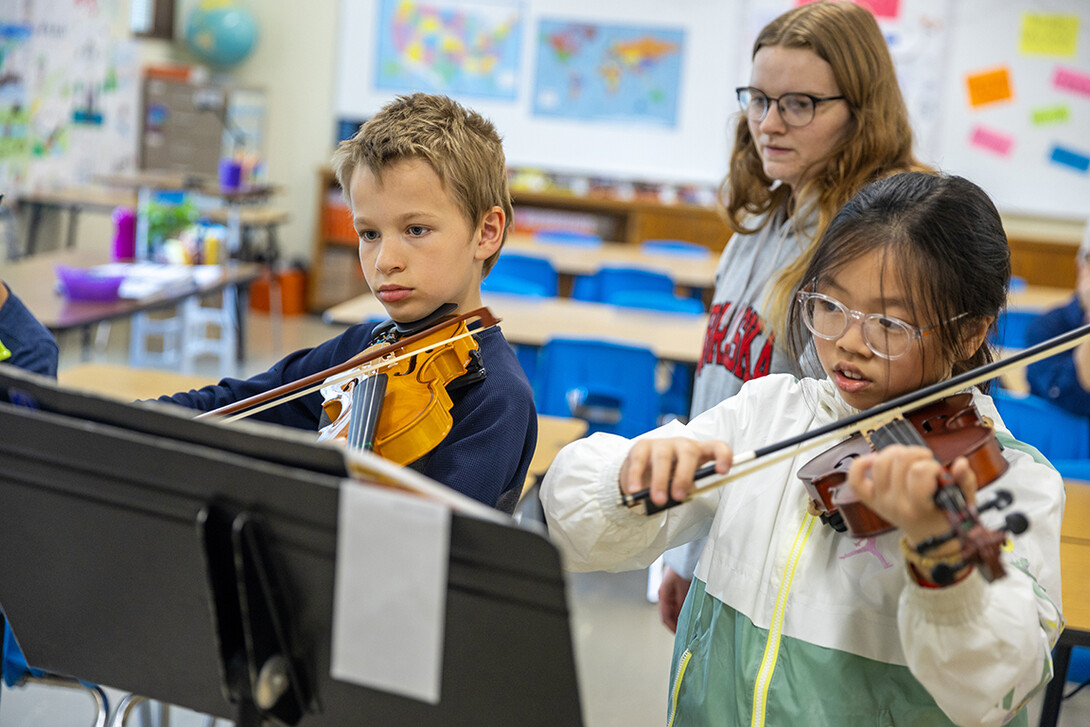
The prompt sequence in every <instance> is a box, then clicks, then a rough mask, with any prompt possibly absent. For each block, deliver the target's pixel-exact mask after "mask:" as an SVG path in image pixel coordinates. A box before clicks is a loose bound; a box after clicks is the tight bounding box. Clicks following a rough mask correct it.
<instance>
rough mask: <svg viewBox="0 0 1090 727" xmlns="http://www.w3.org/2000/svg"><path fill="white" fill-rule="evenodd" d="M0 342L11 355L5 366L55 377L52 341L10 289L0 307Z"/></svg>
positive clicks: (55, 349)
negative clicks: (8, 365)
mask: <svg viewBox="0 0 1090 727" xmlns="http://www.w3.org/2000/svg"><path fill="white" fill-rule="evenodd" d="M0 285H2V283H0ZM0 343H3V344H4V347H5V348H6V349H8V351H10V352H11V358H9V359H8V360H7V362H8V363H9V364H12V365H13V366H18V367H19V368H21V369H25V370H26V371H33V372H34V373H36V374H41V375H42V376H49V377H56V375H57V354H58V351H57V342H56V340H54V338H53V336H52V334H50V332H49V331H48V330H46V328H45V326H43V325H42V324H41V323H39V322H38V319H37V318H35V317H34V316H33V315H31V313H30V311H28V310H27V309H26V306H25V305H23V301H21V300H19V299H18V298H17V297H15V294H14V293H11V292H10V290H9V292H8V299H7V300H6V301H4V305H3V306H0Z"/></svg>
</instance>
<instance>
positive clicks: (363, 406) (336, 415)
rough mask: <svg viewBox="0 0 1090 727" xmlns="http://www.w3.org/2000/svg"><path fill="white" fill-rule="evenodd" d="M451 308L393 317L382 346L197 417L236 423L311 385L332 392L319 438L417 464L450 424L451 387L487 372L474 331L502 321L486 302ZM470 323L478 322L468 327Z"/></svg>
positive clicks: (300, 393)
mask: <svg viewBox="0 0 1090 727" xmlns="http://www.w3.org/2000/svg"><path fill="white" fill-rule="evenodd" d="M453 309H454V306H453V305H452V304H448V305H446V306H443V307H442V308H440V309H439V310H437V311H436V312H435V313H433V314H432V315H430V316H428V317H427V318H425V319H423V320H421V321H415V322H413V323H411V324H400V323H395V322H392V321H391V322H389V323H388V324H386V326H385V328H386V329H387V330H386V331H385V332H384V334H383V336H382V337H381V340H380V341H379V342H378V343H377V344H375V345H372V346H369V347H368V348H367V349H365V350H364V351H362V352H360V353H359V354H356V355H355V356H353V357H352V358H350V359H349V360H347V361H345V362H343V363H340V364H337V365H336V366H331V367H330V368H328V369H326V370H324V371H319V372H317V373H314V374H311V375H309V376H306V377H304V378H302V379H300V380H298V381H294V382H291V383H289V384H284V385H283V386H279V387H277V388H275V389H273V390H271V391H267V392H264V393H262V394H258V395H256V396H252V397H249V398H247V399H243V400H240V401H236V402H233V403H231V404H228V405H226V406H223V407H220V408H219V409H215V410H213V411H209V412H204V413H202V414H200V415H198V416H197V418H198V419H200V418H207V417H215V416H222V417H226V416H229V417H230V418H228V419H226V421H233V420H235V419H240V418H243V417H246V416H250V415H251V414H255V413H257V412H259V411H263V410H264V409H267V408H270V407H273V406H277V405H279V404H282V403H285V402H287V401H291V400H292V399H295V398H298V397H301V396H305V395H307V394H310V393H313V392H314V391H319V390H322V391H328V393H329V396H328V397H327V399H328V401H327V402H326V403H325V404H323V410H324V411H325V412H326V414H327V416H329V418H330V420H331V422H330V425H328V426H327V427H323V428H322V432H321V433H320V435H319V441H323V440H326V441H329V440H335V439H343V440H344V441H345V443H346V444H347V445H349V446H354V447H356V448H362V449H374V450H375V451H376V452H377V453H378V454H380V455H381V456H383V457H385V458H387V459H390V460H392V461H394V462H395V463H397V464H400V465H405V464H408V463H410V462H414V461H416V460H418V459H420V457H422V456H424V455H425V454H427V453H428V452H430V451H431V450H432V449H434V448H435V447H436V446H437V445H438V444H439V443H440V442H441V441H442V440H443V438H444V437H446V435H447V434H448V433H449V432H450V429H451V427H452V426H453V420H452V418H451V416H450V409H451V407H452V406H453V403H452V401H451V399H450V395H449V394H448V393H447V390H446V387H447V385H449V384H450V383H452V382H454V381H455V380H457V379H459V378H460V377H462V376H464V375H466V374H467V372H468V371H469V370H470V368H471V367H472V368H474V370H477V375H478V376H480V377H483V375H484V369H483V367H479V366H476V367H474V366H473V362H474V361H476V360H479V348H478V346H477V342H476V340H475V339H474V338H473V334H474V333H475V332H476V331H478V330H483V329H484V328H488V327H491V326H494V325H496V324H497V323H499V319H498V318H496V317H495V316H494V315H492V312H491V311H489V310H488V309H487V308H478V309H477V310H474V311H470V312H468V313H464V314H462V315H458V316H455V315H452V314H451V311H452V310H453ZM470 321H477V322H479V323H480V327H479V328H475V329H473V330H470V328H469V322H470ZM357 403H358V406H357V405H356V404H357ZM327 404H328V405H329V406H328V408H327V407H326V405H327ZM327 430H328V431H327Z"/></svg>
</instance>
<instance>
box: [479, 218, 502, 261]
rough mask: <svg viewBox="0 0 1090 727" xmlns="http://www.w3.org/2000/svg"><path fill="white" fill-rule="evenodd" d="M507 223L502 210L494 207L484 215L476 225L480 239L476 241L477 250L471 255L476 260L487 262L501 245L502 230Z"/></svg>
mask: <svg viewBox="0 0 1090 727" xmlns="http://www.w3.org/2000/svg"><path fill="white" fill-rule="evenodd" d="M506 222H507V215H506V214H504V211H503V208H502V207H500V206H499V205H495V206H493V207H492V209H490V210H488V211H487V212H485V213H484V217H482V218H481V223H480V224H479V225H477V233H478V234H479V235H480V239H479V240H478V241H477V249H476V250H475V251H474V253H473V257H474V259H476V260H487V259H488V258H489V257H491V256H492V255H493V254H494V253H495V252H496V251H497V250H499V249H500V246H501V245H503V229H504V226H505V223H506Z"/></svg>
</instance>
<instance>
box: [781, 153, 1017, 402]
mask: <svg viewBox="0 0 1090 727" xmlns="http://www.w3.org/2000/svg"><path fill="white" fill-rule="evenodd" d="M874 250H881V251H882V252H883V260H892V261H893V262H894V263H895V264H893V265H891V266H889V267H888V268H886V269H887V270H889V271H891V272H892V273H893V274H894V275H898V276H899V277H900V280H899V282H900V285H901V289H902V290H906V291H908V290H911V291H916V295H914V296H913V297H912V300H909V301H906V302H905V303H906V305H907V306H908V307H909V312H910V313H911V314H912V315H913V317H914V318H915V321H916V322H917V325H919V326H921V327H927V326H930V325H934V324H936V323H938V322H940V321H947V320H949V319H952V318H955V317H956V316H959V315H961V314H963V313H964V314H967V315H965V316H964V317H962V318H959V319H958V320H956V321H953V322H951V323H947V324H945V325H942V326H939V327H938V328H936V329H935V331H934V333H932V334H930V335H932V336H935V337H937V338H938V340H939V341H940V350H941V352H942V355H943V356H944V357H946V359H947V360H949V361H952V362H954V363H953V372H952V373H953V374H959V373H961V372H963V371H968V370H969V369H973V368H976V367H977V366H981V365H983V364H986V363H989V362H990V361H992V360H993V358H994V352H993V350H992V347H991V344H990V343H989V342H988V340H989V339H990V338H991V337H992V335H991V334H993V333H994V328H995V319H996V318H997V317H998V315H999V312H1000V310H1001V309H1002V308H1003V306H1004V305H1006V300H1007V287H1008V285H1009V283H1010V276H1011V266H1010V247H1009V245H1008V244H1007V235H1006V233H1005V232H1004V231H1003V224H1002V222H1001V220H1000V218H999V212H998V211H997V210H996V208H995V205H994V204H992V201H991V199H989V198H988V195H987V194H986V193H985V192H984V190H982V189H981V188H980V187H978V186H977V185H975V184H973V183H972V182H970V181H968V180H967V179H963V178H962V177H956V176H952V175H943V174H932V173H926V172H906V173H904V174H896V175H893V176H890V177H886V178H884V179H880V180H878V181H875V182H871V183H870V184H868V185H866V186H865V187H863V188H862V189H861V190H860V191H859V192H858V193H857V194H856V195H855V196H854V197H853V198H852V199H851V200H850V201H848V203H847V204H845V205H844V206H843V207H842V208H841V209H840V211H839V212H837V214H836V216H835V217H834V218H833V221H832V222H831V223H830V224H829V227H828V229H826V231H825V234H824V235H822V237H821V240H820V241H819V242H818V245H817V248H816V249H815V251H814V257H813V259H812V260H811V261H810V265H809V267H808V268H807V270H806V274H805V275H804V276H803V278H802V280H803V285H805V286H816V287H820V286H822V285H823V284H825V283H828V282H829V281H831V279H832V278H833V277H834V276H835V275H836V274H837V272H838V271H840V270H841V269H842V268H844V267H845V266H846V265H848V264H850V263H851V262H852V261H853V260H856V259H858V258H859V257H860V256H862V255H865V254H868V253H870V252H872V251H874ZM883 267H885V266H884V264H883ZM880 272H881V271H880V270H876V271H875V274H879V273H880ZM799 315H800V310H799V306H798V304H797V303H793V304H792V306H791V310H790V313H789V316H790V325H789V326H788V341H787V343H788V346H789V348H790V350H791V351H792V352H795V353H796V354H797V353H799V352H802V351H803V350H804V349H805V347H806V343H807V342H808V340H809V335H808V332H807V331H806V329H805V327H803V326H802V325H801V319H800V318H799ZM989 318H990V319H991V325H990V327H989V331H988V333H989V335H988V336H986V337H985V340H984V343H983V344H982V345H981V346H980V347H979V348H978V349H977V350H975V351H967V350H964V349H965V341H966V340H967V338H968V337H969V336H971V335H972V334H973V332H976V331H979V327H980V326H981V324H982V322H983V321H984V320H986V319H989ZM982 388H984V389H985V390H987V389H988V388H989V387H988V385H987V384H985V385H984V386H983V387H982Z"/></svg>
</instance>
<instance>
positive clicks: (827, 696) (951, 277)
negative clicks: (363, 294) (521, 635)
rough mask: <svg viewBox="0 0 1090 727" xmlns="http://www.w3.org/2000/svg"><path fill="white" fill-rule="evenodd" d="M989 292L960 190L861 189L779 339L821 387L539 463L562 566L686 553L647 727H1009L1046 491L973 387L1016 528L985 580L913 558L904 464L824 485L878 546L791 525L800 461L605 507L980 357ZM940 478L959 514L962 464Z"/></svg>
mask: <svg viewBox="0 0 1090 727" xmlns="http://www.w3.org/2000/svg"><path fill="white" fill-rule="evenodd" d="M1009 277H1010V262H1009V249H1008V246H1007V241H1006V236H1005V234H1004V232H1003V228H1002V225H1001V223H1000V219H999V215H998V213H997V212H996V209H995V207H994V206H993V205H992V203H991V201H990V200H989V199H988V197H987V195H986V194H985V193H984V192H983V191H982V190H981V189H980V188H979V187H977V186H975V185H973V184H972V183H970V182H968V181H966V180H964V179H961V178H958V177H950V176H941V175H932V174H926V173H906V174H900V175H896V176H892V177H889V178H887V179H884V180H880V181H877V182H873V183H871V184H869V185H867V186H866V187H864V188H863V189H862V190H861V191H860V192H859V193H858V194H857V195H856V196H855V197H854V198H853V199H852V200H851V201H849V202H848V203H847V204H846V205H845V206H844V207H843V208H842V209H841V211H840V212H839V213H838V214H837V215H836V216H835V218H834V219H833V221H832V223H831V224H830V226H829V228H828V230H827V231H826V232H825V234H824V235H823V236H822V238H821V240H820V242H819V244H818V246H817V248H816V250H815V253H814V256H813V259H812V260H811V262H810V264H809V266H808V268H807V270H806V273H805V275H804V277H803V283H802V287H801V289H800V290H799V291H798V293H797V295H796V297H795V300H794V303H793V304H792V307H791V311H790V314H789V315H790V318H791V323H792V325H790V326H789V327H788V329H789V330H793V329H799V330H803V331H808V332H809V334H810V335H809V336H807V337H805V340H803V339H804V337H803V336H802V335H801V334H798V335H796V336H794V339H796V340H793V341H789V343H790V344H791V347H792V349H793V350H794V351H795V352H796V354H797V355H805V356H812V357H816V359H817V360H818V361H819V362H820V365H821V367H822V368H823V369H824V371H825V373H826V375H827V377H828V378H827V379H824V380H817V379H801V380H799V379H796V378H794V377H793V376H791V375H788V374H776V375H771V376H768V377H764V378H761V379H756V380H753V381H750V382H747V383H746V384H745V385H744V386H743V387H742V389H741V391H740V392H739V394H738V395H737V396H735V397H732V398H730V399H727V400H725V401H723V402H722V403H720V404H719V405H718V406H716V407H714V408H712V409H710V410H709V411H707V412H706V413H704V414H703V415H701V416H699V417H697V418H695V419H693V420H692V421H691V422H690V423H689V424H688V425H681V424H678V423H676V422H672V423H670V424H669V425H667V426H665V427H662V428H660V429H658V430H656V431H654V432H651V433H649V434H647V435H644V436H641V437H639V438H637V439H636V440H634V441H628V440H624V439H621V438H619V437H616V436H611V435H604V434H597V435H594V436H592V437H590V438H588V439H586V440H582V441H579V442H576V443H574V444H572V445H569V446H568V447H567V448H565V449H564V450H563V451H562V452H561V453H560V455H559V456H558V458H557V459H556V461H555V462H554V463H553V465H552V467H551V468H550V470H549V473H548V475H547V477H546V480H545V482H544V485H543V489H542V500H543V503H544V506H545V512H546V516H547V519H548V524H549V529H550V533H551V534H552V535H553V536H554V538H555V540H556V541H557V542H558V544H559V545H560V546H561V548H562V549H563V550H564V551H565V554H566V556H567V559H568V560H567V562H568V565H569V567H570V568H572V569H575V570H625V569H636V568H643V567H646V566H647V565H648V564H650V563H651V562H652V561H653V560H654V559H655V558H656V557H657V556H658V555H659V554H661V553H662V552H663V551H664V550H665V549H667V548H671V547H675V546H677V545H679V544H681V543H684V542H687V541H690V540H693V539H695V538H699V537H701V536H704V535H707V536H708V542H707V545H706V547H705V548H704V551H703V553H702V555H701V558H700V561H699V564H698V566H697V569H696V574H695V580H694V581H693V587H692V588H691V590H690V591H689V594H688V597H687V599H686V601H685V605H684V607H683V608H682V611H681V616H680V619H679V622H678V629H677V636H676V641H675V647H674V661H673V667H672V675H671V689H670V695H669V699H670V702H669V707H668V715H669V716H668V720H669V721H668V724H670V725H673V726H674V727H681V726H682V725H703V724H716V725H749V724H762V725H763V724H769V725H790V724H800V725H802V724H805V725H863V724H914V725H941V724H951V723H953V724H959V725H970V724H971V725H1000V724H1005V723H1007V722H1008V721H1009V720H1012V719H1013V720H1014V722H1013V723H1014V724H1026V714H1025V712H1024V710H1023V707H1024V705H1025V703H1026V701H1027V700H1028V699H1029V698H1030V696H1031V695H1032V694H1033V693H1034V692H1035V691H1036V690H1037V689H1039V688H1040V687H1042V686H1043V685H1045V684H1046V683H1047V682H1048V680H1049V678H1050V676H1051V672H1052V667H1051V657H1050V652H1051V647H1052V645H1053V644H1054V643H1055V641H1056V639H1057V637H1058V636H1059V632H1060V630H1061V629H1062V626H1063V619H1062V616H1061V613H1060V573H1059V530H1060V520H1061V517H1062V512H1063V502H1064V494H1063V484H1062V481H1061V479H1060V477H1059V475H1058V474H1057V473H1056V472H1055V471H1054V470H1053V469H1052V468H1051V467H1049V466H1048V465H1047V463H1046V462H1044V461H1043V460H1042V459H1040V456H1039V455H1038V454H1037V453H1036V451H1035V450H1033V449H1032V448H1030V447H1027V446H1026V445H1023V444H1020V443H1018V442H1016V441H1014V440H1013V438H1012V437H1011V436H1010V434H1009V433H1008V432H1007V431H1006V430H1005V429H1004V428H1003V425H1002V423H1001V421H1000V419H999V416H998V414H997V413H996V410H995V407H994V405H993V404H992V402H991V399H990V398H989V397H988V396H987V395H986V394H985V393H984V392H983V391H981V390H977V389H974V390H973V391H972V392H971V394H972V398H973V403H974V404H975V406H976V408H977V409H978V410H979V411H980V413H981V414H983V415H984V416H985V417H989V418H990V419H991V420H992V421H993V422H994V424H995V427H996V432H997V439H998V440H999V442H1000V443H1001V444H1002V445H1003V447H1004V450H1003V452H1002V457H1003V459H1005V460H1006V463H1007V465H1008V470H1007V472H1006V474H1005V475H1003V477H1002V479H1001V480H1000V482H1001V483H1002V487H1003V488H1004V489H1007V490H1009V491H1010V492H1012V493H1013V496H1014V499H1015V502H1016V503H1017V505H1018V508H1019V510H1021V511H1022V512H1023V513H1024V514H1025V516H1026V517H1027V518H1028V520H1029V522H1030V523H1031V525H1030V529H1029V531H1028V532H1027V533H1026V534H1025V535H1024V536H1020V537H1018V538H1015V539H1013V544H1012V543H1011V541H1008V543H1007V544H1006V545H1005V546H1004V550H1005V552H1003V553H1002V560H1003V562H1005V563H1006V565H1007V566H1008V567H1007V568H1006V576H1005V577H1003V578H1000V579H997V580H995V581H994V582H991V583H989V582H987V581H986V580H985V579H984V578H983V577H982V576H981V570H983V569H982V568H976V567H974V566H973V565H971V564H969V565H965V564H964V563H962V562H960V559H959V557H958V555H957V552H958V551H960V546H959V543H958V539H954V540H951V541H948V542H946V543H944V544H942V545H940V546H938V547H936V548H934V549H933V550H930V551H928V552H927V553H926V556H925V555H920V554H919V553H918V552H917V550H916V546H918V545H921V544H923V543H924V542H925V541H927V540H928V539H929V538H932V537H933V536H938V535H941V534H943V533H945V532H947V531H949V530H950V524H949V523H948V521H947V518H946V517H945V515H944V514H943V513H942V512H941V511H940V510H939V509H938V507H937V506H936V504H935V497H934V496H935V493H936V490H937V489H938V486H939V477H940V474H941V472H940V470H941V467H940V465H939V464H938V463H937V462H936V459H935V456H934V455H933V454H932V453H931V451H930V450H928V449H926V448H924V447H906V446H901V445H894V446H890V447H886V448H882V449H879V450H878V451H877V452H875V453H871V454H865V455H863V456H861V457H859V458H858V459H856V460H855V461H854V463H853V464H852V465H851V467H850V470H849V473H848V476H847V483H846V485H845V486H850V488H851V490H852V491H853V492H854V494H855V495H857V496H858V498H859V499H860V500H862V502H863V503H864V505H866V506H868V507H869V508H870V509H872V510H873V511H874V512H875V513H876V514H878V515H880V516H881V517H882V518H884V519H885V520H887V521H888V522H889V523H891V524H892V525H894V526H895V527H896V530H894V531H892V532H888V533H886V534H881V535H873V536H867V537H862V538H856V537H853V536H852V535H850V534H849V533H841V532H837V531H836V530H834V529H833V528H831V527H826V526H825V525H823V524H822V521H821V520H820V519H819V518H818V516H817V515H816V514H815V513H813V511H812V510H811V509H810V505H811V502H810V501H811V498H810V496H809V495H808V493H807V490H806V489H805V487H804V484H803V483H802V481H801V480H800V479H799V478H798V476H797V473H798V470H799V469H800V467H801V466H802V465H803V464H804V463H805V462H806V461H807V460H809V459H811V458H813V457H814V455H815V454H816V452H815V451H812V450H802V451H798V452H796V453H795V454H794V455H793V456H787V457H785V458H781V459H777V460H775V461H773V462H771V463H770V464H768V465H767V466H763V467H760V468H755V469H753V470H752V472H751V473H750V474H747V475H743V476H741V477H739V478H738V479H736V480H734V481H732V482H730V483H729V484H728V485H726V486H725V487H721V488H715V489H708V490H706V491H704V492H702V493H701V494H698V495H696V496H694V497H693V498H692V499H691V500H690V501H689V502H687V503H685V504H683V505H681V506H678V507H672V508H669V509H666V510H665V511H663V512H659V513H657V514H654V515H651V516H647V515H645V514H643V513H640V512H637V511H635V510H632V509H628V508H625V507H622V506H620V504H619V503H620V499H621V498H620V495H621V493H635V492H638V491H640V490H644V489H647V490H649V492H650V500H651V501H652V502H653V503H655V504H656V505H663V504H666V503H667V499H668V497H669V498H672V499H673V500H677V501H683V500H685V499H686V497H687V496H689V494H690V492H691V491H692V490H693V488H694V481H693V480H694V473H695V472H696V469H697V467H698V466H700V465H703V464H705V463H709V462H711V463H714V468H715V471H716V472H718V473H721V474H722V473H726V472H727V471H728V470H729V469H730V467H731V463H732V457H733V456H734V453H736V452H745V451H748V450H752V449H756V448H758V447H761V446H763V445H767V444H770V443H773V442H778V441H780V440H783V439H785V438H788V437H791V436H793V435H797V434H801V433H804V432H807V431H810V430H813V429H816V428H818V427H820V426H822V425H826V424H830V423H832V422H835V421H837V420H840V419H843V418H845V417H846V416H849V415H851V414H854V413H856V412H857V411H858V410H864V409H869V408H871V407H874V406H875V405H877V404H880V403H882V402H885V401H888V400H890V399H893V398H896V397H898V396H901V395H904V394H907V393H910V392H913V391H915V390H916V389H919V388H920V387H923V386H926V385H929V384H934V383H936V382H940V381H942V380H945V379H947V378H949V377H950V376H951V375H954V374H957V373H961V372H963V371H966V370H969V369H972V368H974V367H976V366H978V365H980V364H983V363H986V362H988V361H989V360H990V358H991V350H990V348H989V345H988V343H987V334H988V331H989V329H990V328H991V326H992V325H993V323H994V321H995V318H996V316H997V314H998V313H999V310H1000V308H1002V306H1003V305H1004V303H1005V299H1006V290H1007V284H1008V281H1009ZM950 476H952V478H953V481H954V482H955V483H956V484H957V485H958V486H959V487H960V488H961V490H962V491H963V492H964V494H965V497H966V499H967V500H968V501H969V502H970V503H972V502H973V501H974V500H975V494H976V488H977V484H978V482H977V476H976V474H975V473H974V471H973V469H972V468H970V467H969V465H968V463H967V462H966V460H965V458H964V457H959V458H957V459H956V460H954V461H953V464H952V465H951V467H950ZM986 492H987V490H985V491H984V493H982V495H983V494H985V493H986ZM992 514H994V513H986V515H992ZM981 519H982V520H985V521H986V520H987V518H986V517H983V516H982V518H981ZM931 562H946V563H948V564H951V565H954V570H955V572H954V573H953V577H952V579H951V580H952V581H953V582H952V583H950V584H949V585H946V586H944V587H940V586H938V584H936V583H935V582H934V579H933V577H932V570H930V568H929V567H928V564H929V563H931ZM955 564H956V565H955Z"/></svg>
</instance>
